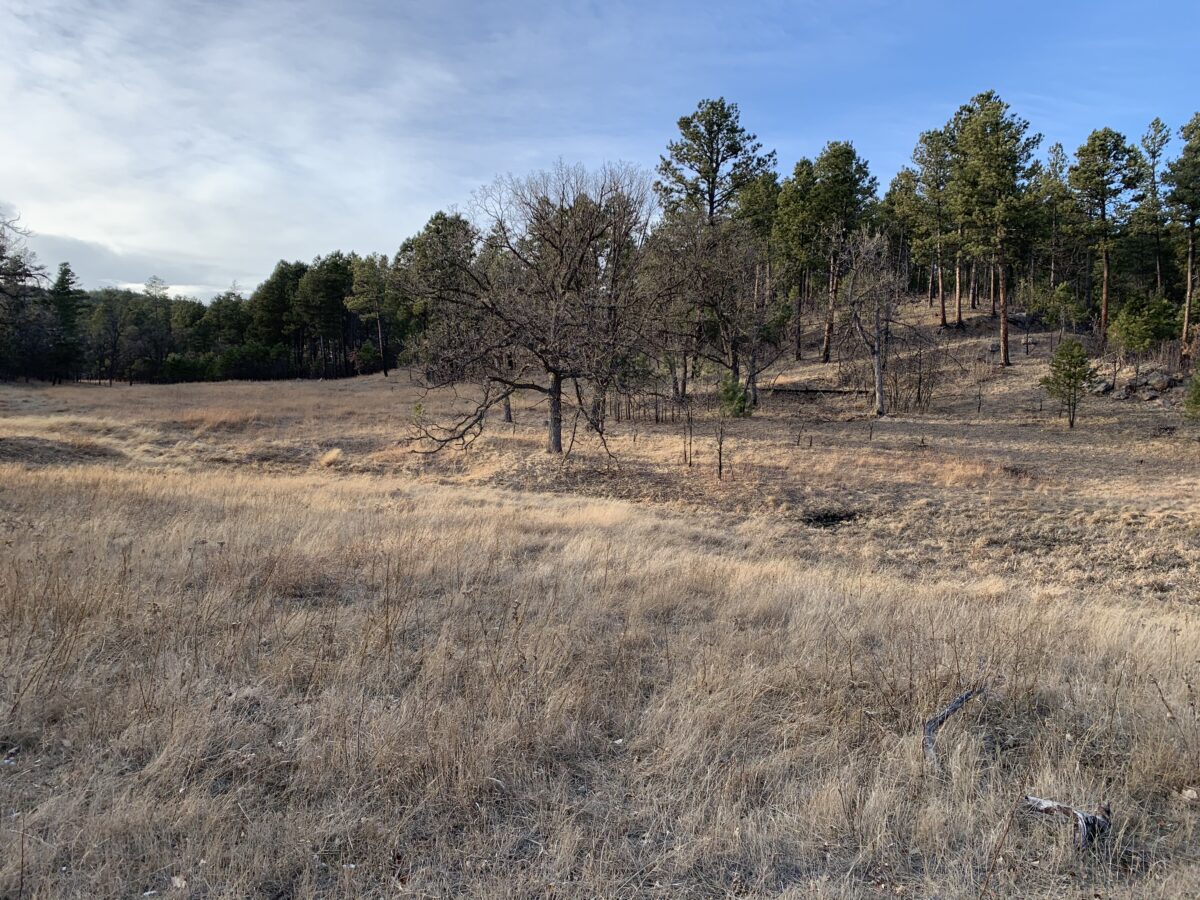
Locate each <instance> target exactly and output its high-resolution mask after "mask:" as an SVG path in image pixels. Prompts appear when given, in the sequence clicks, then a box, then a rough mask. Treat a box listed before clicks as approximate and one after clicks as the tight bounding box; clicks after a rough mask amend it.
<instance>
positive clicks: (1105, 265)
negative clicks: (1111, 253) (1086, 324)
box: [1100, 246, 1109, 350]
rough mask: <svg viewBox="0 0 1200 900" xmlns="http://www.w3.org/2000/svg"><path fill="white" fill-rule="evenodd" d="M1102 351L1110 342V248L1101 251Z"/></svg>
mask: <svg viewBox="0 0 1200 900" xmlns="http://www.w3.org/2000/svg"><path fill="white" fill-rule="evenodd" d="M1100 272H1101V275H1100V349H1101V350H1103V349H1104V345H1105V343H1107V341H1108V275H1109V259H1108V247H1107V246H1105V247H1104V249H1103V250H1101V251H1100Z"/></svg>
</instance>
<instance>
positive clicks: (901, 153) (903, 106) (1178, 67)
mask: <svg viewBox="0 0 1200 900" xmlns="http://www.w3.org/2000/svg"><path fill="white" fill-rule="evenodd" d="M742 6H743V7H744V8H740V7H739V5H738V4H735V3H731V2H728V0H695V2H691V3H673V2H672V3H656V2H653V0H640V2H627V0H607V2H575V0H560V2H532V0H509V2H503V3H499V2H493V3H474V2H458V0H441V2H439V0H424V2H408V0H392V2H385V0H342V2H333V0H323V2H320V0H241V2H231V0H209V2H199V0H170V2H168V0H92V2H88V0H0V60H2V62H0V127H2V129H3V136H2V137H0V206H3V207H5V208H6V209H7V210H9V211H16V212H18V213H19V214H20V215H21V221H22V223H23V224H24V225H25V226H26V227H27V228H29V229H31V230H32V232H33V233H32V234H31V236H30V238H29V244H30V246H31V248H32V249H33V250H34V251H35V252H36V253H37V254H38V256H39V258H40V259H41V261H42V262H43V263H45V264H46V265H48V266H50V267H52V268H53V267H55V266H57V264H58V263H59V262H61V261H64V260H67V261H70V263H71V264H72V267H73V268H74V269H75V271H76V272H77V273H78V274H79V276H80V278H81V280H82V281H83V283H84V285H85V286H87V287H103V286H114V285H140V284H142V283H143V282H145V281H146V280H147V279H148V278H149V277H150V276H152V275H157V276H159V277H161V278H163V279H164V280H165V281H166V282H167V283H168V284H170V285H171V287H172V290H173V292H177V293H183V294H188V295H192V296H197V297H200V298H202V299H205V298H209V297H211V296H212V295H213V294H215V293H217V292H220V291H223V290H226V289H227V288H229V287H230V286H231V285H232V284H235V283H236V285H238V286H239V287H240V288H241V289H242V290H244V291H247V292H248V291H249V290H251V289H253V287H254V285H255V284H257V283H258V282H259V281H261V280H262V279H263V278H265V277H266V275H267V274H269V273H270V271H271V269H272V268H273V267H274V264H275V262H276V261H278V260H280V259H289V260H291V259H303V260H309V259H312V258H313V257H314V256H316V255H318V254H323V253H327V252H330V251H332V250H335V249H340V250H344V251H347V252H349V251H351V250H355V251H358V252H360V253H367V252H375V251H379V252H385V253H389V254H390V253H394V252H395V250H396V248H397V247H398V246H399V244H400V242H401V241H403V240H404V239H405V238H406V237H408V236H409V235H411V234H414V233H415V232H417V231H418V230H420V228H421V226H422V225H423V224H424V223H425V222H426V221H427V220H428V218H429V216H430V215H431V214H433V213H434V212H435V211H437V210H439V209H452V208H453V209H459V210H462V211H464V212H467V213H469V212H470V203H471V197H472V192H473V191H474V190H476V189H477V188H478V187H480V186H481V185H484V184H487V183H488V182H490V181H492V180H493V179H494V178H495V177H496V176H497V175H500V174H505V173H510V172H511V173H514V174H522V173H526V172H529V171H533V170H536V169H539V168H543V167H545V166H548V165H551V164H553V163H554V162H555V161H556V160H558V159H560V158H561V159H564V160H566V161H568V162H582V163H585V164H587V165H598V164H600V163H603V162H605V161H625V162H632V163H635V164H638V165H641V166H644V167H646V168H647V169H651V168H653V167H654V165H656V164H657V162H658V157H659V154H660V153H661V152H663V148H664V147H665V145H666V143H667V142H668V141H669V140H671V139H672V138H673V137H674V136H675V134H676V126H675V122H676V120H677V119H678V118H679V117H680V116H681V115H684V114H686V113H688V112H690V111H692V110H693V109H694V108H695V106H696V104H697V102H698V101H699V100H701V99H702V98H706V97H718V96H723V97H725V98H726V99H727V100H730V101H733V102H736V103H737V104H738V105H739V107H740V109H741V118H742V124H743V125H744V126H746V127H747V128H748V129H749V130H751V131H753V132H755V133H757V135H758V137H759V139H760V140H761V141H762V142H763V144H764V145H765V147H766V148H768V149H774V150H776V151H777V153H778V159H779V167H780V170H781V173H782V174H786V173H787V172H789V171H790V170H791V168H792V166H793V165H794V164H795V162H796V160H797V159H799V158H800V157H803V156H813V155H815V154H817V153H819V152H820V150H821V148H822V146H823V145H824V144H825V143H826V142H827V141H830V140H851V141H853V142H854V145H855V147H856V148H857V149H858V151H859V153H860V154H862V155H863V156H864V157H865V158H866V159H867V160H869V162H870V164H871V168H872V171H873V173H874V174H876V176H877V177H878V178H879V181H880V184H881V187H886V185H887V183H888V181H889V180H890V179H891V177H892V176H893V175H894V174H895V172H896V171H897V170H898V169H899V168H900V167H901V166H902V165H904V164H905V163H906V162H907V161H908V159H909V156H910V155H911V152H912V147H913V145H914V143H915V141H916V139H917V136H918V134H920V132H921V131H923V130H926V129H928V128H934V127H938V126H940V125H941V124H943V123H944V122H945V121H946V120H947V119H948V118H949V117H950V116H951V115H952V114H953V112H954V111H955V109H957V108H958V106H959V105H960V104H962V103H964V102H966V101H967V100H968V99H970V97H972V96H973V95H974V94H976V93H978V92H980V91H982V90H987V89H994V90H996V91H998V92H999V93H1000V95H1001V96H1002V97H1003V98H1004V99H1005V100H1006V101H1008V102H1009V103H1010V104H1011V106H1012V108H1013V111H1014V112H1016V113H1017V114H1019V115H1021V116H1023V117H1024V118H1026V119H1028V120H1030V122H1031V125H1032V129H1033V130H1034V131H1037V132H1040V133H1042V134H1043V135H1045V142H1044V146H1043V150H1044V149H1045V146H1048V145H1049V144H1050V143H1053V142H1055V141H1060V142H1062V143H1063V145H1064V146H1065V147H1066V148H1067V149H1068V151H1073V150H1074V148H1075V147H1077V146H1078V145H1079V144H1080V143H1082V142H1083V141H1084V139H1085V138H1086V136H1087V134H1088V132H1089V131H1091V130H1092V129H1094V128H1099V127H1104V126H1109V127H1112V128H1116V129H1118V130H1120V131H1123V132H1125V133H1126V134H1128V135H1129V136H1131V137H1138V136H1140V135H1141V134H1142V133H1143V132H1144V130H1145V127H1146V124H1147V123H1148V122H1149V121H1150V119H1152V118H1153V117H1155V116H1159V117H1160V118H1162V119H1163V120H1164V121H1165V122H1166V123H1167V124H1168V125H1169V126H1171V128H1172V130H1177V129H1178V126H1179V125H1181V124H1183V123H1184V122H1185V121H1186V120H1187V119H1188V118H1190V117H1191V116H1192V115H1193V114H1194V113H1195V112H1196V111H1197V110H1198V109H1200V91H1197V90H1196V87H1197V78H1196V72H1197V69H1196V65H1195V63H1194V59H1195V53H1196V48H1197V46H1200V6H1198V5H1197V4H1196V2H1195V0H1190V2H1189V0H1170V2H1167V0H1143V2H1139V3H1136V4H1135V3H1132V2H1128V0H1127V2H1111V0H1087V2H1079V0H1039V2H1027V0H1008V2H1004V3H999V2H988V3H985V2H977V0H957V2H933V0H920V2H918V0H843V2H833V0H825V2H816V0H793V2H763V3H753V4H751V3H746V4H743V5H742Z"/></svg>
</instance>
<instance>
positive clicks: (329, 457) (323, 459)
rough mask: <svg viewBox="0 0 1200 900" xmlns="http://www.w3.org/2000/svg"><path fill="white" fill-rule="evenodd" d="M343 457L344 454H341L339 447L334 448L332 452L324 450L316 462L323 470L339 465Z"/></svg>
mask: <svg viewBox="0 0 1200 900" xmlns="http://www.w3.org/2000/svg"><path fill="white" fill-rule="evenodd" d="M343 455H344V454H343V453H342V449H341V448H340V447H334V448H333V449H332V450H326V451H325V452H324V453H322V454H321V456H320V458H319V459H318V460H317V462H318V463H320V465H322V466H323V467H324V468H326V469H328V468H331V467H333V466H336V465H337V464H338V463H340V462H341V461H342V457H343Z"/></svg>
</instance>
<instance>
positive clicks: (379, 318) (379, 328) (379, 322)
mask: <svg viewBox="0 0 1200 900" xmlns="http://www.w3.org/2000/svg"><path fill="white" fill-rule="evenodd" d="M375 333H376V334H377V335H379V360H380V362H381V363H382V364H383V377H384V378H387V377H388V366H387V347H385V346H384V345H383V313H382V312H381V311H380V310H379V308H378V307H376V309H375ZM506 402H507V398H506ZM509 421H510V422H511V421H512V420H511V419H509Z"/></svg>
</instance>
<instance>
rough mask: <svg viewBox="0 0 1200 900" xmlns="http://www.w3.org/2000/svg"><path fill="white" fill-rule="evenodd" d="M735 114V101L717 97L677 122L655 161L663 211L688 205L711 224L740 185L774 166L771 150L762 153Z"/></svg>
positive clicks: (742, 185)
mask: <svg viewBox="0 0 1200 900" xmlns="http://www.w3.org/2000/svg"><path fill="white" fill-rule="evenodd" d="M740 115H741V114H740V113H739V111H738V105H737V104H736V103H727V102H726V101H725V98H724V97H718V98H717V99H716V100H701V101H700V103H699V104H698V105H697V106H696V111H695V112H693V113H691V114H690V115H686V116H682V117H681V118H680V119H679V122H678V126H679V134H680V137H679V140H677V141H671V142H670V143H669V144H667V155H666V156H662V157H660V158H659V164H658V176H659V180H658V182H657V183H656V184H655V188H656V190H657V191H658V193H659V195H660V196H661V197H662V199H663V202H664V205H665V206H666V208H667V210H668V211H672V210H674V209H678V208H680V207H688V208H690V209H692V210H695V211H697V212H699V213H701V214H703V216H704V217H705V219H706V221H707V222H708V223H709V224H710V225H711V224H713V223H715V222H716V221H717V219H718V218H719V217H720V216H721V215H722V214H723V213H725V212H726V211H727V210H728V209H729V208H730V206H731V205H732V204H733V202H734V199H735V198H736V197H737V195H738V193H739V192H740V191H741V190H742V189H743V188H744V187H746V185H748V184H749V183H750V182H752V181H754V180H755V179H756V178H758V177H759V176H761V175H764V174H766V173H767V172H770V171H772V170H773V169H774V168H775V151H774V150H772V151H770V152H768V153H763V152H762V144H761V143H760V142H759V140H758V138H757V137H756V136H755V135H754V134H751V133H750V132H749V131H747V130H746V129H745V128H743V127H742V124H741V119H740Z"/></svg>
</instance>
